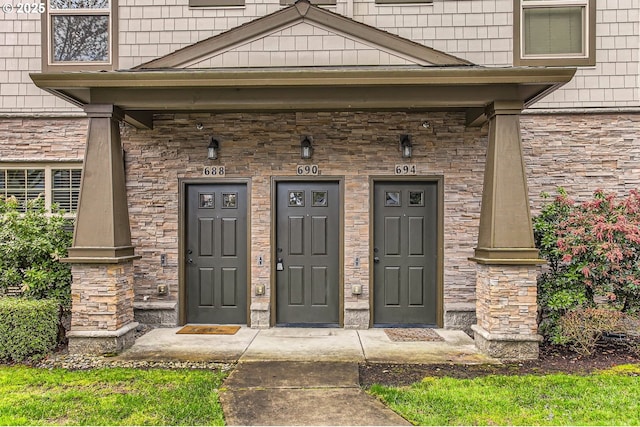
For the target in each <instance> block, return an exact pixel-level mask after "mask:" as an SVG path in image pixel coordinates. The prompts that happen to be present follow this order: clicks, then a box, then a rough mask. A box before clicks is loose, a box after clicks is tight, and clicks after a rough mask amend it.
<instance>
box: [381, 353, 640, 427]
mask: <svg viewBox="0 0 640 427" xmlns="http://www.w3.org/2000/svg"><path fill="white" fill-rule="evenodd" d="M639 374H640V365H626V366H623V367H619V368H617V369H613V370H611V371H607V372H602V373H598V374H592V375H587V376H577V375H564V374H562V375H543V376H542V375H541V376H535V375H523V376H487V377H479V378H475V379H472V380H461V379H453V378H431V377H428V378H425V379H424V380H423V381H422V382H420V383H416V384H414V385H412V386H411V387H403V388H394V387H383V386H379V385H374V386H373V387H371V389H370V393H371V394H373V395H375V396H378V397H380V398H381V399H382V400H383V401H384V402H385V403H386V404H387V405H389V406H390V407H391V408H392V409H393V410H394V411H396V412H397V413H399V414H400V415H402V416H403V417H405V418H406V419H408V420H409V421H410V422H412V423H413V424H416V425H640V376H638V375H639Z"/></svg>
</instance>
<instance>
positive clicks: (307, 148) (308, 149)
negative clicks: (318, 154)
mask: <svg viewBox="0 0 640 427" xmlns="http://www.w3.org/2000/svg"><path fill="white" fill-rule="evenodd" d="M312 154H313V147H312V146H311V140H310V139H309V137H307V136H305V137H304V138H303V139H302V141H300V157H301V158H303V159H310V158H311V155H312Z"/></svg>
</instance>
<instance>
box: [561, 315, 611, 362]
mask: <svg viewBox="0 0 640 427" xmlns="http://www.w3.org/2000/svg"><path fill="white" fill-rule="evenodd" d="M623 318H624V316H623V314H622V313H621V312H619V311H614V310H607V309H598V308H584V309H576V310H572V311H570V312H568V313H566V314H565V315H563V316H562V317H561V318H560V323H559V330H560V334H559V336H558V338H557V339H558V342H557V343H558V344H569V345H570V346H571V348H573V349H574V350H575V351H576V352H578V353H580V354H582V355H585V356H588V355H590V354H592V353H593V350H594V349H595V348H596V344H597V343H598V341H599V340H600V339H601V338H602V335H604V334H605V333H606V332H615V331H619V330H621V329H622V328H623V327H624V326H623V322H622V321H623Z"/></svg>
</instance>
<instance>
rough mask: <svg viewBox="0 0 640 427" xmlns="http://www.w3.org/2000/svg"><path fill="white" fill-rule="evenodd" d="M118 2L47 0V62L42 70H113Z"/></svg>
mask: <svg viewBox="0 0 640 427" xmlns="http://www.w3.org/2000/svg"><path fill="white" fill-rule="evenodd" d="M116 3H117V1H116V0H47V13H46V21H45V22H44V24H45V25H46V27H45V28H46V31H43V34H44V35H45V37H44V38H43V44H44V46H46V50H43V52H47V55H46V61H47V62H46V63H45V64H43V65H44V67H43V68H45V69H46V68H50V67H68V68H81V69H112V68H114V66H115V56H116V54H115V46H116V44H115V40H114V38H115V35H116V31H115V27H116V26H117V25H116V23H117V22H116V20H117V16H114V15H115V11H116V10H117V4H116ZM44 56H45V55H43V57H44ZM87 66H89V67H93V68H87Z"/></svg>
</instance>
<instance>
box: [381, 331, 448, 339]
mask: <svg viewBox="0 0 640 427" xmlns="http://www.w3.org/2000/svg"><path fill="white" fill-rule="evenodd" d="M384 332H385V334H387V336H388V337H389V339H390V340H391V341H398V342H411V341H444V338H442V337H441V336H440V335H438V333H437V332H436V331H435V330H433V329H425V328H392V329H385V330H384Z"/></svg>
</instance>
